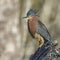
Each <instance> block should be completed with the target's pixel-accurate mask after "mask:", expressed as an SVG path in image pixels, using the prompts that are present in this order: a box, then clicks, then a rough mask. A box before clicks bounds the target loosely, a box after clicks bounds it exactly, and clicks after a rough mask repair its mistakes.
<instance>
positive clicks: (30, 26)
mask: <svg viewBox="0 0 60 60" xmlns="http://www.w3.org/2000/svg"><path fill="white" fill-rule="evenodd" d="M37 25H38V17H37V16H33V17H32V19H31V20H29V21H28V29H29V32H30V33H31V35H32V36H34V34H35V32H36V28H37Z"/></svg>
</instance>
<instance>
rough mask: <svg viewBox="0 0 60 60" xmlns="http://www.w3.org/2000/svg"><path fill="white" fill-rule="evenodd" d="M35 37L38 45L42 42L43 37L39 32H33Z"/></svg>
mask: <svg viewBox="0 0 60 60" xmlns="http://www.w3.org/2000/svg"><path fill="white" fill-rule="evenodd" d="M35 38H36V39H37V40H38V41H39V47H41V46H42V45H43V44H44V38H43V37H42V36H41V35H40V34H37V33H36V34H35Z"/></svg>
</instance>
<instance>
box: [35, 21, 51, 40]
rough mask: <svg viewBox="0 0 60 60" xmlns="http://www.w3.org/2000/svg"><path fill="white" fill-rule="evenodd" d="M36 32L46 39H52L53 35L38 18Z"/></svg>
mask: <svg viewBox="0 0 60 60" xmlns="http://www.w3.org/2000/svg"><path fill="white" fill-rule="evenodd" d="M36 32H37V33H38V34H40V35H41V36H42V37H43V38H44V39H46V40H49V41H50V40H51V36H50V34H49V32H48V30H47V28H46V26H45V25H44V24H43V23H42V22H40V21H39V20H38V27H37V29H36Z"/></svg>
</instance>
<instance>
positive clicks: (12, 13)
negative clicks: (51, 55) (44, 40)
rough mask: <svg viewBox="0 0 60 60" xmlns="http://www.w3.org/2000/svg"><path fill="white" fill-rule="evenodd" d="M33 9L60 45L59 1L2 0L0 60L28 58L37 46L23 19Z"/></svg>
mask: <svg viewBox="0 0 60 60" xmlns="http://www.w3.org/2000/svg"><path fill="white" fill-rule="evenodd" d="M30 8H32V9H35V10H39V13H38V15H39V19H40V20H41V21H42V22H43V23H44V24H45V25H46V27H47V28H48V30H49V32H50V34H51V36H52V39H53V40H57V41H58V43H59V44H58V46H57V47H59V46H60V0H0V60H29V57H30V55H31V54H33V53H34V52H35V51H36V49H37V48H38V43H37V41H36V40H35V39H33V38H32V37H31V35H30V34H29V32H28V28H27V22H26V20H24V19H22V17H25V16H26V13H27V11H28V10H29V9H30Z"/></svg>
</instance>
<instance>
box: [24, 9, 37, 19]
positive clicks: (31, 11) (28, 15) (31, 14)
mask: <svg viewBox="0 0 60 60" xmlns="http://www.w3.org/2000/svg"><path fill="white" fill-rule="evenodd" d="M36 13H37V11H35V10H33V9H30V10H29V11H28V12H27V16H26V17H24V18H27V19H32V17H33V16H37V14H36Z"/></svg>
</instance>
